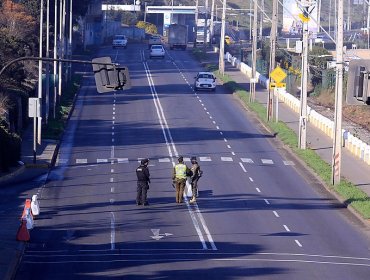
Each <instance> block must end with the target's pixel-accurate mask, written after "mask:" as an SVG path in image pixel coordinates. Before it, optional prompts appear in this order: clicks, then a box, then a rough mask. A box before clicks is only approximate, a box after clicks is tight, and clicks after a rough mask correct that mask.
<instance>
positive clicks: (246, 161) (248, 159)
mask: <svg viewBox="0 0 370 280" xmlns="http://www.w3.org/2000/svg"><path fill="white" fill-rule="evenodd" d="M241 161H242V162H244V163H254V161H253V160H252V159H251V158H241Z"/></svg>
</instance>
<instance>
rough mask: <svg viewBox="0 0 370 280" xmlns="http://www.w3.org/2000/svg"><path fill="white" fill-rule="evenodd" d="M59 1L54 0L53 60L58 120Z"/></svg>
mask: <svg viewBox="0 0 370 280" xmlns="http://www.w3.org/2000/svg"><path fill="white" fill-rule="evenodd" d="M57 15H58V1H57V0H54V49H53V58H54V59H55V60H54V62H53V64H54V65H53V66H54V67H53V77H54V78H53V118H54V119H55V118H56V102H57V85H56V81H57V76H58V72H57V66H58V63H57V61H56V59H57V51H58V45H57V43H58V16H57Z"/></svg>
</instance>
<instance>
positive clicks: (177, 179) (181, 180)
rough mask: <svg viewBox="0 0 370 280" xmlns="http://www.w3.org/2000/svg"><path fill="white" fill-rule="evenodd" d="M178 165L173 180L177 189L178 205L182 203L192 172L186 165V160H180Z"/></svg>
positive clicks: (174, 169) (174, 170)
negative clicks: (187, 180)
mask: <svg viewBox="0 0 370 280" xmlns="http://www.w3.org/2000/svg"><path fill="white" fill-rule="evenodd" d="M178 162H179V163H178V164H176V165H175V167H174V168H173V175H172V180H173V181H174V183H175V188H176V203H182V202H183V197H184V190H185V185H186V177H187V176H190V173H191V170H190V168H189V167H187V166H186V164H185V163H184V158H183V157H182V156H180V157H179V158H178Z"/></svg>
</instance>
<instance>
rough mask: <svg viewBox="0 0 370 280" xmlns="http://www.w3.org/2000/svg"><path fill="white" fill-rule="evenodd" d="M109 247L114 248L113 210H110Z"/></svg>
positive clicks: (114, 222)
mask: <svg viewBox="0 0 370 280" xmlns="http://www.w3.org/2000/svg"><path fill="white" fill-rule="evenodd" d="M110 215H111V217H110V248H111V250H114V249H115V248H116V218H115V216H114V212H110Z"/></svg>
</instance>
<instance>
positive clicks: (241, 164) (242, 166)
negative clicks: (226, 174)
mask: <svg viewBox="0 0 370 280" xmlns="http://www.w3.org/2000/svg"><path fill="white" fill-rule="evenodd" d="M239 165H240V167H241V168H242V169H243V171H244V173H247V170H246V169H245V167H244V165H243V163H241V162H239Z"/></svg>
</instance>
